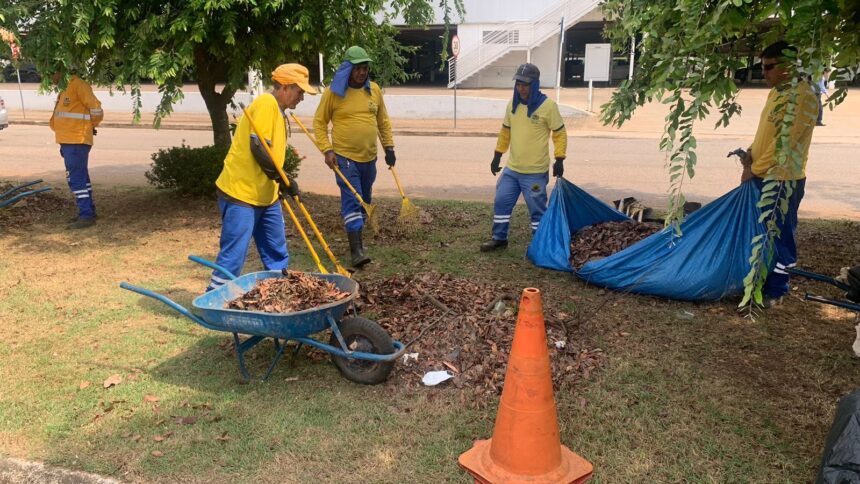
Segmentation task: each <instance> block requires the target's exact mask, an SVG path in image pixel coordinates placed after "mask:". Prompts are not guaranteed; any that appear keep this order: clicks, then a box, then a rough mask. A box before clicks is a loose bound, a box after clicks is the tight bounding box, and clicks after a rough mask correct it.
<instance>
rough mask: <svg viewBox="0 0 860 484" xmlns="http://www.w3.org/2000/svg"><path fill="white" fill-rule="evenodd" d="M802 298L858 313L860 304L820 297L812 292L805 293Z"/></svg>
mask: <svg viewBox="0 0 860 484" xmlns="http://www.w3.org/2000/svg"><path fill="white" fill-rule="evenodd" d="M804 299H806V300H807V301H815V302H817V303H821V304H830V305H832V306H837V307H840V308H845V309H850V310H852V311H856V312H858V313H860V304H851V303H847V302H845V301H837V300H836V299H829V298H826V297H821V296H813V295H812V294H806V296H804Z"/></svg>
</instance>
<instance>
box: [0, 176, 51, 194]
mask: <svg viewBox="0 0 860 484" xmlns="http://www.w3.org/2000/svg"><path fill="white" fill-rule="evenodd" d="M37 183H42V179H41V178H40V179H38V180H35V181H31V182H27V183H24V184H23V185H18V186H17V187H12V188H10V189H9V190H7V191H5V192H3V194H0V198H5V197H6V196H8V195H9V194H10V193H12V192H17V191H18V190H20V189H22V188H27V187H29V186H32V185H35V184H37Z"/></svg>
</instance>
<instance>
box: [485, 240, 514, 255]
mask: <svg viewBox="0 0 860 484" xmlns="http://www.w3.org/2000/svg"><path fill="white" fill-rule="evenodd" d="M507 248H508V241H507V240H496V239H490V240H488V241H486V242H484V243H483V244H481V252H492V251H494V250H498V249H507Z"/></svg>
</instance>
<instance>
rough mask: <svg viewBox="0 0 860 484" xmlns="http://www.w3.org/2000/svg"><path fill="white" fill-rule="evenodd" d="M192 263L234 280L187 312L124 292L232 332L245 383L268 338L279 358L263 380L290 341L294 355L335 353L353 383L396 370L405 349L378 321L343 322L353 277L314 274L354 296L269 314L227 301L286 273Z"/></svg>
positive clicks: (373, 380)
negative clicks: (250, 359)
mask: <svg viewBox="0 0 860 484" xmlns="http://www.w3.org/2000/svg"><path fill="white" fill-rule="evenodd" d="M188 258H189V259H190V260H192V261H194V262H197V263H200V264H202V265H204V266H207V267H211V268H213V269H218V270H220V271H221V272H223V273H224V274H227V275H228V277H230V278H231V280H230V281H229V282H227V283H226V284H224V285H223V286H221V287H219V288H217V289H213V290H212V291H209V292H207V293H205V294H202V295H200V296H197V297H196V298H194V300H193V301H192V303H191V305H192V307H193V309H192V310H188V309H187V308H185V307H184V306H182V305H181V304H179V303H177V302H175V301H173V300H172V299H170V298H168V297H167V296H164V295H162V294H158V293H155V292H152V291H150V290H148V289H144V288H142V287H138V286H134V285H132V284H129V283H127V282H122V283H120V287H122V288H123V289H127V290H130V291H133V292H136V293H138V294H142V295H144V296H148V297H151V298H154V299H158V300H159V301H161V302H163V303H164V304H166V305H168V306H170V307H171V308H173V309H175V310H176V311H178V312H179V313H181V314H183V315H184V316H186V317H188V318H189V319H191V320H192V321H194V322H195V323H197V324H199V325H201V326H203V327H205V328H208V329H211V330H213V331H225V332H228V333H232V334H233V343H234V346H235V348H236V358H237V360H238V362H239V370H240V371H241V373H242V376H243V377H244V378H245V380H249V379H250V376H249V374H248V370H247V368H246V366H245V358H244V354H245V352H247V351H248V350H250V349H251V348H253V347H254V346H256V345H257V344H259V343H260V342H262V341H263V340H264V339H266V338H272V339H273V340H274V345H275V349H276V353H275V356H274V357H273V358H272V362H271V364H270V365H269V369H268V370H267V372H266V375H265V376H264V377H263V379H264V380H265V379H266V378H268V377H269V375H270V374H271V373H272V370H273V369H274V367H275V365H276V364H277V362H278V361H279V360H280V359H281V356H283V353H284V350H285V348H286V344H287V342H288V341H290V340H293V341H296V342H297V343H298V345H297V347H296V349H295V354H298V352H299V350H300V349H301V347H302V345H309V346H313V347H314V348H319V349H321V350H323V351H326V352H328V353H331V355H332V361H333V362H334V364H335V366H337V368H338V370H340V372H341V374H342V375H343V376H344V377H346V378H347V379H349V380H351V381H354V382H356V383H362V384H376V383H381V382H383V381H385V380H386V379H387V378H388V374H389V373H391V370H392V368H393V367H394V361H395V360H396V359H397V358H399V357H400V356H401V354H402V353H403V352H404V347H403V344H402V343H400V342H399V341H393V340H392V339H391V337H390V336H389V335H388V333H387V332H386V331H385V330H384V329H383V328H382V327H381V326H379V325H378V324H377V323H376V322H374V321H371V320H369V319H366V318H362V317H359V316H347V317H344V315H345V314H346V313H347V310H348V309H350V308H351V307H352V305H353V301H354V300H355V298H356V297H358V283H357V282H355V281H353V280H352V279H350V278H348V277H345V276H341V275H339V274H317V273H313V274H312V275H313V276H315V277H319V278H320V279H324V280H326V281H328V282H331V283H333V284H334V285H335V286H337V288H338V289H339V290H341V291H344V292H347V293H349V296H348V297H346V298H344V299H341V300H339V301H335V302H332V303H329V304H324V305H322V306H316V307H314V308H311V309H306V310H304V311H297V312H293V313H265V312H261V311H245V310H239V309H227V308H226V307H225V306H226V304H227V302H228V301H231V300H233V299H236V298H237V297H239V296H241V295H242V294H245V293H246V292H248V291H250V290H251V289H253V288H254V287H255V286H256V284H257V282H258V281H260V280H263V279H271V278H280V277H283V274H282V273H281V271H261V272H251V273H248V274H245V275H243V276H239V277H236V276H234V275H233V274H231V273H230V272H229V271H227V270H225V269H224V268H223V267H220V266H218V265H217V264H215V263H213V262H210V261H208V260H205V259H202V258H200V257H197V256H189V257H188ZM326 329H330V330H331V333H332V334H331V337H330V339H329V343H328V344H326V343H323V342H321V341H318V340H316V339H314V338H312V337H311V335H313V334H315V333H319V332H322V331H325V330H326ZM239 335H247V336H248V338H246V339H245V340H244V341H242V340H241V339H240V337H239ZM281 340H283V341H281Z"/></svg>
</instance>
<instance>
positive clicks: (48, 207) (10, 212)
mask: <svg viewBox="0 0 860 484" xmlns="http://www.w3.org/2000/svg"><path fill="white" fill-rule="evenodd" d="M18 185H20V183H16V184H12V183H9V182H0V193H6V192H7V191H8V190H11V189H12V188H14V187H16V186H18ZM41 186H42V185H36V186H31V187H27V188H24V189H21V190H18V191H16V192H14V193H11V194H9V195H8V196H7V197H5V198H4V200H8V199H10V198H12V197H14V196H15V195H17V194H19V193H22V192H25V191H29V190H32V189H35V188H39V187H41ZM73 205H74V204H73V202H72V199H71V197H69V196H66V194H65V193H63V194H58V193H57V192H56V190H51V191H47V192H41V193H36V194H33V195H30V196H27V197H24V198H22V199H20V200H18V201H17V202H15V203H14V204H12V205H8V206H6V207H4V208H0V227H21V226H25V225H30V224H32V223H34V222H36V221H38V220H41V219H43V218H46V217H50V216H53V215H55V214H57V213H66V212H68V213H72V211H71V209H72V207H73Z"/></svg>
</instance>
